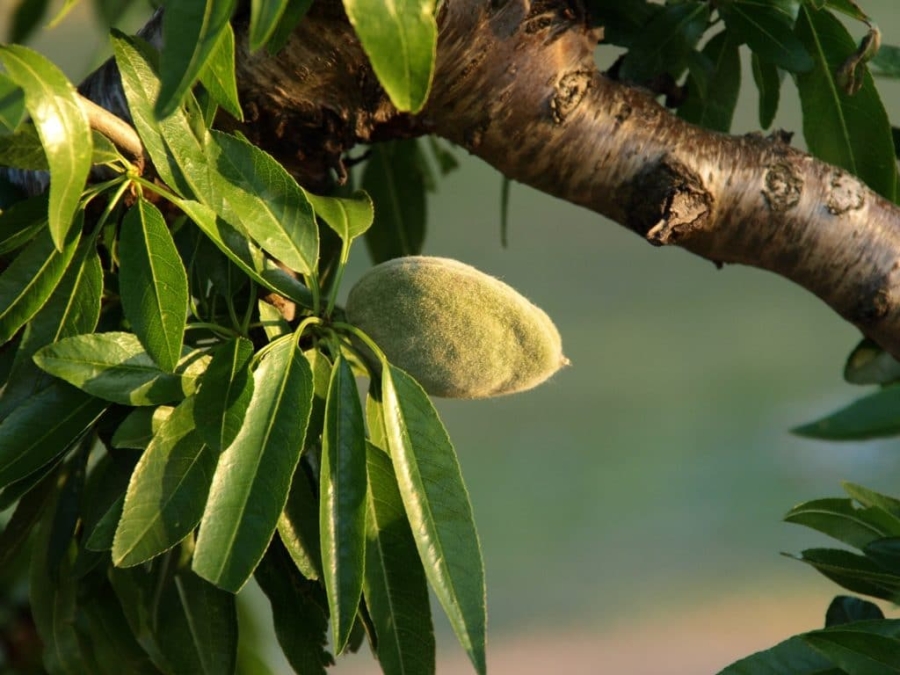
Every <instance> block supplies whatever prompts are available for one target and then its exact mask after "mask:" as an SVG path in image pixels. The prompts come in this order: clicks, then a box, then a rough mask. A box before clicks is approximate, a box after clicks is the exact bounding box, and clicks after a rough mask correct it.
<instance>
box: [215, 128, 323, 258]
mask: <svg viewBox="0 0 900 675" xmlns="http://www.w3.org/2000/svg"><path fill="white" fill-rule="evenodd" d="M207 156H208V158H209V162H210V165H211V167H210V170H211V171H212V168H213V167H214V168H215V169H216V170H217V171H218V173H213V174H212V177H213V189H214V190H215V191H216V192H217V193H219V194H220V195H221V196H222V198H223V199H224V200H225V201H226V202H227V204H228V206H229V208H230V211H231V213H233V214H234V215H235V218H234V219H233V220H232V222H233V221H234V220H238V221H239V222H240V224H241V225H242V226H243V228H244V229H245V230H246V232H247V233H248V234H249V235H250V236H251V237H253V238H254V239H255V240H256V241H257V242H258V243H259V245H260V246H261V247H262V248H263V249H265V250H266V251H268V252H269V253H271V254H272V255H273V256H274V257H275V258H276V259H277V260H278V261H280V262H281V263H283V264H284V265H287V266H288V267H289V268H290V269H292V270H294V271H295V272H300V273H301V274H305V275H311V274H313V273H314V272H315V269H316V263H317V259H318V255H319V232H318V229H317V228H316V221H315V216H314V214H313V210H312V207H311V206H310V204H309V202H308V201H307V199H306V195H305V193H304V191H303V190H302V189H301V188H300V186H299V185H297V182H296V181H295V180H294V179H293V178H292V177H291V175H290V174H289V173H288V172H287V171H286V170H285V169H284V167H282V166H281V164H279V163H278V162H277V161H275V160H274V159H273V158H272V157H271V155H268V154H266V153H265V152H263V151H262V150H260V149H259V148H257V147H255V146H253V145H251V144H250V143H247V142H246V141H244V140H241V139H239V138H236V137H235V136H230V135H228V134H224V133H221V132H218V131H213V132H211V142H210V143H209V144H208V146H207ZM223 215H225V216H226V219H228V215H227V214H223Z"/></svg>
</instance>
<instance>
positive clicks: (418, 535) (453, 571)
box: [382, 366, 487, 674]
mask: <svg viewBox="0 0 900 675" xmlns="http://www.w3.org/2000/svg"><path fill="white" fill-rule="evenodd" d="M382 402H383V405H384V422H385V431H386V435H387V445H388V449H389V450H390V453H391V457H392V459H393V463H394V470H395V471H396V473H397V484H398V486H399V488H400V495H401V497H402V498H403V506H404V508H405V510H406V515H407V518H408V519H409V524H410V526H411V528H412V531H413V536H414V537H415V539H416V546H417V548H418V549H419V556H420V557H421V558H422V563H423V564H424V566H425V574H426V575H427V576H428V580H429V581H430V582H431V586H432V588H434V591H435V594H436V595H437V597H438V600H439V601H440V603H441V606H443V608H444V611H445V612H446V613H447V617H448V618H449V619H450V624H451V625H452V626H453V630H454V631H455V632H456V636H457V638H458V639H459V641H460V643H461V644H462V646H463V648H464V649H465V650H466V652H467V653H468V654H469V658H470V659H471V660H472V663H473V665H474V666H475V669H476V671H477V672H479V673H482V674H483V673H485V672H486V668H487V666H486V663H485V652H484V648H485V628H486V625H485V624H486V610H485V588H484V564H483V562H482V559H481V546H480V544H479V543H478V535H477V534H476V532H475V522H474V519H473V517H472V506H471V504H470V503H469V495H468V492H467V491H466V487H465V485H464V484H463V479H462V474H461V473H460V468H459V462H458V460H457V459H456V451H455V450H454V449H453V445H452V444H451V443H450V438H449V437H448V436H447V432H446V430H445V429H444V425H443V424H442V423H441V421H440V419H439V418H438V416H437V411H435V409H434V406H433V405H432V404H431V401H430V399H429V398H428V395H427V394H426V393H425V391H424V390H423V389H422V387H421V386H419V384H418V383H417V382H416V381H415V380H413V379H412V378H411V377H410V376H409V375H407V374H406V373H404V372H403V371H402V370H400V369H399V368H396V367H394V366H389V367H388V368H385V369H384V372H383V374H382Z"/></svg>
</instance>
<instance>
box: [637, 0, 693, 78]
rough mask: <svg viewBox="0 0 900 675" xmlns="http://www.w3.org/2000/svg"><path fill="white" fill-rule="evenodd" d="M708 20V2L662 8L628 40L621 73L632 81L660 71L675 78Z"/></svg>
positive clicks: (652, 75)
mask: <svg viewBox="0 0 900 675" xmlns="http://www.w3.org/2000/svg"><path fill="white" fill-rule="evenodd" d="M708 22H709V5H708V4H706V3H704V2H697V1H695V0H686V1H685V2H681V3H678V4H676V5H669V6H667V7H665V8H663V9H662V10H660V11H659V12H657V13H656V14H655V16H654V17H653V18H652V19H651V20H650V21H649V23H647V24H646V25H645V26H644V28H643V30H642V31H641V32H640V33H639V34H638V35H637V38H636V39H635V40H634V41H633V42H632V43H631V45H630V49H629V51H628V53H627V54H626V56H625V58H624V59H623V61H622V64H621V67H620V69H619V74H620V76H621V77H622V78H623V79H626V80H631V81H634V82H645V81H647V80H649V79H651V78H653V77H654V76H656V75H659V74H660V73H663V72H668V73H669V74H671V75H673V76H675V77H677V76H678V75H680V74H681V71H682V70H684V67H685V65H686V64H687V58H688V54H689V53H690V52H691V50H692V49H693V48H694V46H695V45H696V44H697V42H698V41H699V40H700V37H701V36H702V35H703V33H704V31H705V30H706V28H707V23H708Z"/></svg>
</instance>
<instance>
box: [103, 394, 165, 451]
mask: <svg viewBox="0 0 900 675" xmlns="http://www.w3.org/2000/svg"><path fill="white" fill-rule="evenodd" d="M173 410H175V408H173V407H172V406H169V405H161V406H157V407H156V408H135V409H134V410H132V411H131V412H130V413H128V416H127V417H126V418H125V419H124V420H122V423H121V424H120V425H119V426H118V427H117V428H116V431H115V433H114V434H113V436H112V446H113V447H114V448H131V449H134V450H143V449H144V448H146V447H147V446H148V445H149V444H150V441H152V440H153V437H154V436H155V435H156V432H157V431H159V428H160V427H161V426H162V425H163V423H164V422H165V421H166V420H167V419H169V415H171V414H172V411H173Z"/></svg>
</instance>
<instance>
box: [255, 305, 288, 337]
mask: <svg viewBox="0 0 900 675" xmlns="http://www.w3.org/2000/svg"><path fill="white" fill-rule="evenodd" d="M256 306H257V310H258V311H259V322H260V323H261V324H262V327H263V330H264V331H265V333H266V337H267V338H268V339H269V342H274V341H275V340H277V339H278V338H280V337H284V336H285V335H287V334H288V333H290V332H291V324H289V323H288V322H287V320H286V319H285V318H284V315H283V314H282V313H281V312H279V311H278V309H277V308H276V307H273V306H272V305H270V304H269V303H268V302H266V301H265V300H260V301H259V302H257V303H256Z"/></svg>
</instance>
